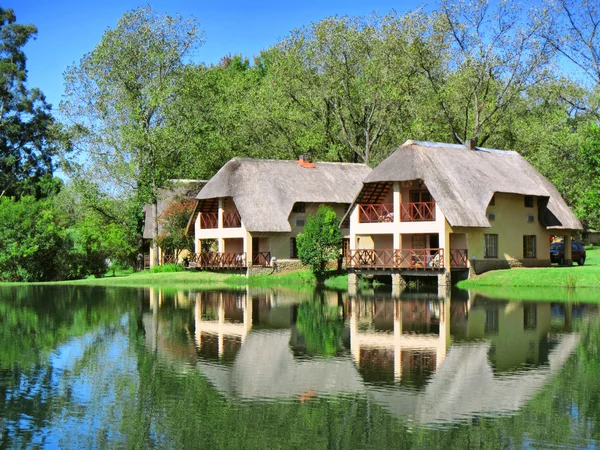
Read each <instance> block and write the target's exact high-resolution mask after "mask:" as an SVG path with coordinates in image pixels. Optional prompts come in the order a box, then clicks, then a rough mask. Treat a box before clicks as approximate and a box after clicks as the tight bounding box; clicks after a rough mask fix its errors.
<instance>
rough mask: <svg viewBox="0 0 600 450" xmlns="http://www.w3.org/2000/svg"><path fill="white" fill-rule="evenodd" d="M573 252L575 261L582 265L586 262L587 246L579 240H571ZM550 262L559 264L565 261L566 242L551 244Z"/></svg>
mask: <svg viewBox="0 0 600 450" xmlns="http://www.w3.org/2000/svg"><path fill="white" fill-rule="evenodd" d="M571 253H572V259H573V261H575V262H577V264H579V265H580V266H583V265H584V264H585V257H586V254H585V248H583V245H581V244H580V243H579V242H571ZM550 262H552V263H558V264H559V265H562V264H564V262H565V243H564V242H555V243H553V244H552V245H551V246H550Z"/></svg>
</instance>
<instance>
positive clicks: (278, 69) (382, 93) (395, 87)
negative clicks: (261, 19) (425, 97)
mask: <svg viewBox="0 0 600 450" xmlns="http://www.w3.org/2000/svg"><path fill="white" fill-rule="evenodd" d="M411 25H412V21H411V20H407V19H406V18H399V17H398V16H397V15H396V14H390V15H388V16H385V17H380V16H377V15H374V16H369V17H331V18H327V19H324V20H322V21H320V22H318V23H314V24H311V25H310V26H308V27H303V28H300V29H298V30H294V31H293V32H292V33H291V34H290V36H288V37H286V38H285V39H283V40H281V41H280V42H279V43H278V44H277V45H275V46H273V47H271V48H270V49H269V50H268V51H266V52H264V53H263V54H262V55H261V57H262V60H263V62H264V64H265V66H266V67H267V69H268V82H269V87H270V88H271V90H272V91H273V89H274V91H273V97H272V98H273V99H275V100H276V101H277V102H279V103H281V102H283V105H285V106H287V108H288V109H289V110H291V111H293V112H294V114H291V115H288V116H287V117H286V116H285V115H283V114H281V121H280V122H281V124H282V125H281V130H282V131H283V132H285V130H290V132H288V134H291V133H293V132H295V131H294V128H296V129H297V128H299V129H301V130H302V129H303V130H304V131H303V132H301V133H300V134H299V135H298V137H301V138H302V139H303V140H302V141H301V142H298V144H299V146H300V147H305V148H306V149H307V150H316V149H315V147H317V149H318V150H319V151H320V152H321V153H322V154H324V156H325V158H327V159H337V160H341V161H359V162H364V163H367V164H368V163H369V162H371V161H374V162H376V161H377V160H378V159H380V158H382V157H384V156H386V155H385V152H386V150H388V149H389V147H390V146H391V145H395V144H397V142H394V141H395V140H396V138H395V137H393V136H394V132H395V131H397V130H403V129H404V126H405V124H407V123H409V121H408V120H407V119H408V118H409V111H410V109H409V102H410V95H411V90H412V89H413V87H414V86H415V84H416V75H417V71H416V69H415V66H414V64H413V63H412V61H411V60H410V58H409V55H410V52H409V49H410V46H411V42H410V40H409V33H408V28H409V27H410V26H411ZM274 111H277V109H276V108H274ZM285 119H288V120H291V121H294V122H292V124H293V125H298V124H301V125H302V126H300V127H290V125H292V124H288V123H286V120H285ZM290 140H291V141H293V140H294V138H291V139H290ZM318 147H325V148H324V149H323V148H321V149H319V148H318ZM319 156H320V155H319Z"/></svg>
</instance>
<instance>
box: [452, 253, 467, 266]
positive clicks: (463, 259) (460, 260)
mask: <svg viewBox="0 0 600 450" xmlns="http://www.w3.org/2000/svg"><path fill="white" fill-rule="evenodd" d="M468 261H469V255H468V253H467V249H466V248H465V249H463V248H453V249H451V250H450V267H467V265H468V264H467V263H468Z"/></svg>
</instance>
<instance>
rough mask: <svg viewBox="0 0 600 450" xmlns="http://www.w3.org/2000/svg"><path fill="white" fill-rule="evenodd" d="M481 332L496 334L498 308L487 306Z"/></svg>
mask: <svg viewBox="0 0 600 450" xmlns="http://www.w3.org/2000/svg"><path fill="white" fill-rule="evenodd" d="M483 333H484V334H486V335H488V334H498V308H489V309H486V310H485V322H484V325H483Z"/></svg>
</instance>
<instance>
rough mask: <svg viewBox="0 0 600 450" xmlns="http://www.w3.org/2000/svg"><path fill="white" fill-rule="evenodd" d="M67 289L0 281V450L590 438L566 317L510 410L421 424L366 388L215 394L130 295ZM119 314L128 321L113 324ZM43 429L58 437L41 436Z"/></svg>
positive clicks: (324, 311) (522, 442)
mask: <svg viewBox="0 0 600 450" xmlns="http://www.w3.org/2000/svg"><path fill="white" fill-rule="evenodd" d="M78 289H81V288H78ZM78 289H76V290H74V291H69V290H65V291H64V292H58V291H57V292H56V293H54V294H52V291H51V290H47V289H40V290H39V291H36V290H28V291H23V292H22V293H21V294H19V295H18V296H17V293H16V292H15V291H10V293H9V294H10V295H8V294H6V295H5V293H8V292H9V291H7V290H2V291H0V294H2V296H1V297H0V340H1V341H0V345H1V347H0V358H1V359H0V371H1V372H0V447H2V448H3V447H13V448H14V447H17V448H20V447H31V446H35V445H34V444H35V443H37V444H38V445H39V446H45V445H46V446H49V447H52V446H53V444H55V445H56V446H61V447H63V448H78V447H85V448H95V447H110V448H112V447H124V448H130V447H135V448H140V447H141V448H147V447H160V448H189V447H202V448H282V447H283V448H288V447H295V448H330V447H334V448H356V447H360V448H390V447H393V448H423V447H427V448H440V449H441V448H443V449H446V448H469V447H470V446H480V447H486V448H506V447H514V448H520V447H526V446H532V444H534V446H535V444H537V446H540V447H548V446H551V445H552V444H556V445H568V446H574V447H586V446H588V445H589V444H590V440H592V439H599V438H600V384H599V383H597V379H598V373H600V324H598V323H592V324H588V323H585V322H582V323H580V324H579V325H578V326H576V327H574V328H576V330H577V331H578V332H579V333H581V335H582V338H581V343H580V344H579V346H578V355H574V357H572V358H570V359H569V360H568V361H567V363H566V364H565V366H564V367H563V369H562V370H561V371H560V372H559V373H558V374H557V376H556V377H555V378H554V379H553V380H552V381H550V383H549V384H548V385H546V386H545V387H544V388H543V389H542V390H540V391H539V392H538V393H537V394H536V395H535V396H534V397H533V398H532V399H531V400H530V401H529V403H528V404H527V405H525V407H524V408H523V409H522V410H521V411H519V412H518V413H517V414H515V415H513V416H510V417H500V418H487V417H479V418H473V419H471V418H467V420H465V421H464V422H460V423H453V424H452V425H451V426H449V427H444V428H441V429H434V428H433V427H428V428H419V427H417V426H416V425H415V424H414V423H413V424H410V423H408V422H407V421H406V420H405V419H403V418H397V417H394V416H392V415H391V414H389V413H388V412H387V411H386V410H385V409H384V408H383V407H381V406H380V405H379V404H378V403H376V402H375V401H374V400H373V399H372V398H371V397H370V396H368V395H349V394H346V395H343V396H322V397H320V396H318V397H314V398H310V397H308V398H307V399H305V400H302V399H298V401H289V399H288V400H286V401H285V402H281V403H278V402H243V403H239V402H235V401H233V400H231V399H229V398H225V397H223V396H222V395H221V394H219V393H218V391H217V390H216V389H215V388H214V387H213V386H212V385H211V383H210V382H209V381H208V379H207V378H205V377H204V376H203V375H202V374H201V372H200V371H199V370H197V369H196V368H195V367H193V361H191V360H187V359H186V364H184V365H183V366H184V369H183V370H182V369H181V366H182V365H181V364H171V361H170V360H169V361H165V360H164V359H160V358H158V357H157V354H156V347H148V346H147V345H146V342H145V339H144V330H143V329H141V328H140V327H139V326H138V325H137V324H138V321H137V319H138V316H140V315H141V310H139V309H138V305H137V304H136V303H135V301H136V300H137V292H136V291H134V290H131V291H130V290H122V289H115V290H103V289H102V290H99V291H94V290H86V289H83V290H81V291H80V292H79V293H78V292H75V291H77V290H78ZM59 297H60V298H59ZM54 300H56V301H54ZM16 305H18V307H17V306H16ZM163 305H166V306H164V307H163V308H161V309H159V310H158V311H157V312H156V317H157V318H158V319H160V325H161V326H163V323H164V327H165V328H164V329H163V330H164V331H165V333H167V335H168V336H170V337H172V338H173V342H174V344H172V345H176V344H175V343H177V342H181V345H184V344H185V340H186V339H187V340H188V345H192V346H193V338H191V337H188V336H187V333H186V332H185V331H182V328H184V327H185V326H187V324H189V323H190V321H191V315H190V314H191V311H190V310H187V309H185V308H182V309H175V308H174V307H170V306H168V305H169V302H168V301H167V300H165V303H163ZM303 310H304V312H302V311H303ZM124 314H127V315H128V316H129V320H128V321H126V322H124V323H122V322H121V318H122V317H123V315H124ZM305 314H306V317H303V318H301V315H302V316H304V315H305ZM341 322H342V321H341V319H340V318H339V311H338V310H337V308H335V307H331V306H329V305H327V304H323V303H320V302H318V301H317V302H311V303H304V304H302V305H300V307H299V310H298V323H299V324H302V323H304V324H305V325H306V324H308V327H309V328H310V327H312V328H313V329H314V328H316V327H317V324H323V325H324V326H325V327H326V328H327V327H328V326H329V325H328V324H331V326H332V328H333V331H331V332H326V333H324V334H325V335H326V336H329V337H327V338H318V339H317V342H321V340H322V339H324V340H325V341H329V342H339V336H340V335H339V334H336V333H337V332H336V331H335V329H336V327H337V326H338V324H341ZM171 323H173V324H174V325H172V326H171V325H170V324H171ZM167 327H168V328H167ZM340 329H341V327H340ZM305 332H306V329H304V330H303V331H302V333H303V335H304V336H305V339H306V336H309V335H310V331H309V333H307V334H304V333H305ZM36 334H47V335H48V336H36ZM77 336H80V337H77ZM336 336H337V337H336ZM336 339H337V340H336ZM307 342H308V340H307ZM9 344H10V345H9ZM73 344H81V345H82V351H81V353H80V355H78V356H71V357H70V358H71V362H72V364H71V365H69V366H68V367H66V368H65V367H64V366H63V367H57V366H56V365H53V364H54V363H52V362H49V355H50V354H51V353H56V350H57V349H58V350H60V349H64V348H65V347H64V346H67V345H70V346H71V348H72V345H73ZM155 344H156V346H157V347H158V348H159V349H160V346H161V345H163V344H162V342H160V341H156V342H155ZM12 346H14V348H16V349H17V350H16V351H15V350H11V347H12ZM312 362H314V361H305V362H302V363H303V364H311V363H312ZM256 363H257V364H261V361H257V362H256ZM84 394H85V395H84ZM482 395H485V393H484V394H482ZM21 424H25V425H21ZM15 427H21V428H19V435H18V436H15V435H12V434H11V433H12V431H14V429H15ZM26 427H28V428H26ZM50 427H51V428H52V429H53V432H54V433H55V434H57V433H59V434H60V436H61V440H60V441H58V442H53V441H45V440H44V439H46V438H45V436H46V435H45V431H44V430H46V431H47V430H48V429H49V428H50ZM57 430H58V431H57Z"/></svg>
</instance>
